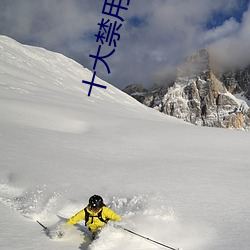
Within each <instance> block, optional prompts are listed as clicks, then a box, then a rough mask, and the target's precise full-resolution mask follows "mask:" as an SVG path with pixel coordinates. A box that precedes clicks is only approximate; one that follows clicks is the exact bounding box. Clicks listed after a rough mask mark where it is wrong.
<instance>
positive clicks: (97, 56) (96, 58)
mask: <svg viewBox="0 0 250 250" xmlns="http://www.w3.org/2000/svg"><path fill="white" fill-rule="evenodd" d="M100 50H101V45H99V47H98V51H97V55H96V56H94V55H89V57H93V58H95V63H94V67H93V69H94V70H95V68H96V64H97V60H101V61H102V62H103V63H104V64H105V66H106V68H107V70H108V73H109V74H110V69H109V66H108V64H107V63H106V62H105V61H104V60H103V58H107V57H109V56H111V55H113V54H114V53H115V49H113V50H112V51H111V52H110V53H109V54H108V55H106V56H99V54H100Z"/></svg>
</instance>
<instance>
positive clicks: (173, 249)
mask: <svg viewBox="0 0 250 250" xmlns="http://www.w3.org/2000/svg"><path fill="white" fill-rule="evenodd" d="M122 229H123V230H125V231H127V232H129V233H131V234H134V235H137V236H139V237H141V238H143V239H145V240H148V241H151V242H154V243H156V244H158V245H160V246H163V247H166V248H169V249H171V250H180V248H173V247H170V246H167V245H165V244H162V243H160V242H158V241H155V240H152V239H150V238H148V237H145V236H143V235H141V234H138V233H135V232H133V231H131V230H129V229H127V228H122Z"/></svg>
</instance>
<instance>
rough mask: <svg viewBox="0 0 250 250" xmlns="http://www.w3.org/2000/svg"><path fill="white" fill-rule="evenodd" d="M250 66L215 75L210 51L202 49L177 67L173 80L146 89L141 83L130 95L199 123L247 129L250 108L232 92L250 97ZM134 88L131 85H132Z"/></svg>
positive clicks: (153, 106)
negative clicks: (163, 84) (166, 84)
mask: <svg viewBox="0 0 250 250" xmlns="http://www.w3.org/2000/svg"><path fill="white" fill-rule="evenodd" d="M249 72H250V67H249V68H248V70H245V71H244V70H238V71H235V72H227V73H221V74H218V75H215V73H214V71H213V70H212V69H211V65H210V58H209V53H208V51H207V50H205V49H203V50H201V51H199V52H198V53H197V54H195V55H193V56H191V57H189V58H187V60H186V61H185V62H184V63H183V64H182V65H181V66H180V67H179V68H178V70H177V77H176V79H175V81H174V83H173V84H172V85H171V86H170V87H169V86H161V87H154V88H152V89H151V90H149V91H146V90H145V89H144V88H143V87H142V86H141V87H140V89H138V88H137V90H136V92H133V91H132V92H131V93H130V95H132V96H133V97H135V98H136V99H137V100H138V101H140V102H142V103H143V104H145V105H147V106H149V107H152V108H155V109H157V110H159V111H160V112H163V113H165V114H167V115H171V116H175V117H177V118H180V119H183V120H185V121H187V122H191V123H193V124H196V125H203V126H210V127H222V128H235V129H248V128H249V127H250V109H249V107H248V105H247V103H246V102H245V101H244V100H241V99H238V98H236V97H235V96H234V95H233V94H236V93H241V94H242V95H244V96H245V97H246V98H247V97H249V96H250V91H249V85H250V82H249V81H250V77H249V76H250V74H249ZM130 89H132V85H131V86H130Z"/></svg>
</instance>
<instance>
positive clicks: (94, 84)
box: [82, 71, 107, 96]
mask: <svg viewBox="0 0 250 250" xmlns="http://www.w3.org/2000/svg"><path fill="white" fill-rule="evenodd" d="M95 75H96V71H94V74H93V77H92V81H91V82H88V81H84V80H83V81H82V83H86V84H89V85H90V87H89V93H88V96H90V94H91V91H92V87H93V86H95V87H99V88H103V89H106V88H107V87H106V86H103V85H101V84H97V83H94V80H95Z"/></svg>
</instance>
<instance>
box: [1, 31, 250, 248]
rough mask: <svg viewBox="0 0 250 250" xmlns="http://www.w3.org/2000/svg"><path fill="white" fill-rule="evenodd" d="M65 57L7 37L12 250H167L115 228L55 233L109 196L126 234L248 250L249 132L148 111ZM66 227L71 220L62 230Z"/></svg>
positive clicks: (6, 150) (5, 120) (5, 228)
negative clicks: (51, 233) (93, 200)
mask: <svg viewBox="0 0 250 250" xmlns="http://www.w3.org/2000/svg"><path fill="white" fill-rule="evenodd" d="M91 78H92V73H91V72H90V71H89V70H87V69H85V68H83V67H82V66H81V65H79V64H77V63H76V62H74V61H72V60H71V59H69V58H66V57H64V56H63V55H60V54H57V53H54V52H50V51H47V50H45V49H42V48H37V47H30V46H25V45H21V44H20V43H18V42H16V41H14V40H12V39H10V38H8V37H4V36H0V158H1V162H0V212H1V215H2V217H1V224H0V229H1V234H0V248H1V249H5V250H10V249H11V250H13V249H20V250H22V249H25V250H26V249H60V250H64V249H65V250H66V249H67V250H71V249H72V250H73V249H82V250H87V249H89V250H108V249H109V250H117V249H121V250H131V249H133V250H137V249H144V250H153V249H162V247H160V246H159V245H155V244H153V243H151V242H148V241H146V240H145V239H141V238H139V237H136V236H135V235H131V234H129V233H128V232H125V231H124V230H121V229H116V228H114V227H113V226H112V225H108V226H107V227H106V228H105V229H104V230H103V231H102V232H101V234H100V237H99V238H98V239H97V240H96V241H94V242H93V243H91V242H90V241H89V240H88V238H87V237H86V236H85V234H84V232H85V231H86V228H85V227H84V222H83V223H80V225H78V226H75V227H72V228H71V229H70V230H68V231H67V232H65V236H64V237H63V238H62V239H50V238H48V237H47V236H46V235H45V234H44V232H43V231H42V228H41V227H40V226H39V225H38V224H37V223H36V220H39V221H41V222H43V223H44V224H45V225H47V226H49V227H50V228H53V227H54V226H55V224H56V223H57V222H58V221H59V218H58V215H59V216H61V217H64V218H69V217H70V216H72V215H73V214H75V213H76V212H78V211H79V210H80V209H82V208H84V206H85V205H86V204H87V202H88V198H89V197H90V196H91V195H92V194H95V193H97V194H99V195H102V196H103V198H104V201H105V203H106V204H107V206H109V207H111V208H112V209H114V210H115V211H116V212H117V213H119V214H120V215H121V216H122V218H123V222H122V225H123V226H124V227H126V228H129V229H130V230H133V231H135V232H137V233H139V234H142V235H145V236H147V237H149V238H152V239H154V240H157V241H159V242H162V243H164V244H166V245H169V246H172V247H174V248H177V247H181V248H183V249H184V250H212V249H220V250H235V249H241V250H248V249H249V246H250V240H249V233H250V229H249V218H250V201H249V195H250V191H249V190H250V182H249V179H250V171H249V141H250V140H249V139H250V135H249V133H245V132H242V131H235V130H222V129H217V130H215V129H211V128H204V127H198V126H193V125H191V124H188V123H185V122H183V121H180V120H178V119H176V118H174V117H169V116H166V115H164V114H162V113H160V112H158V111H156V110H154V109H150V108H148V107H146V106H145V105H142V104H140V103H139V102H137V101H136V100H134V99H133V98H132V97H130V96H128V95H127V94H125V93H123V92H121V91H120V90H118V89H116V88H115V87H113V86H111V85H110V84H108V83H107V82H104V81H102V80H101V79H97V82H98V83H100V84H102V85H106V86H107V89H100V88H97V87H93V90H92V93H91V96H90V97H88V96H87V94H88V90H89V86H88V85H86V84H83V83H82V80H87V81H90V80H91ZM61 222H62V223H63V221H61Z"/></svg>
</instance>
